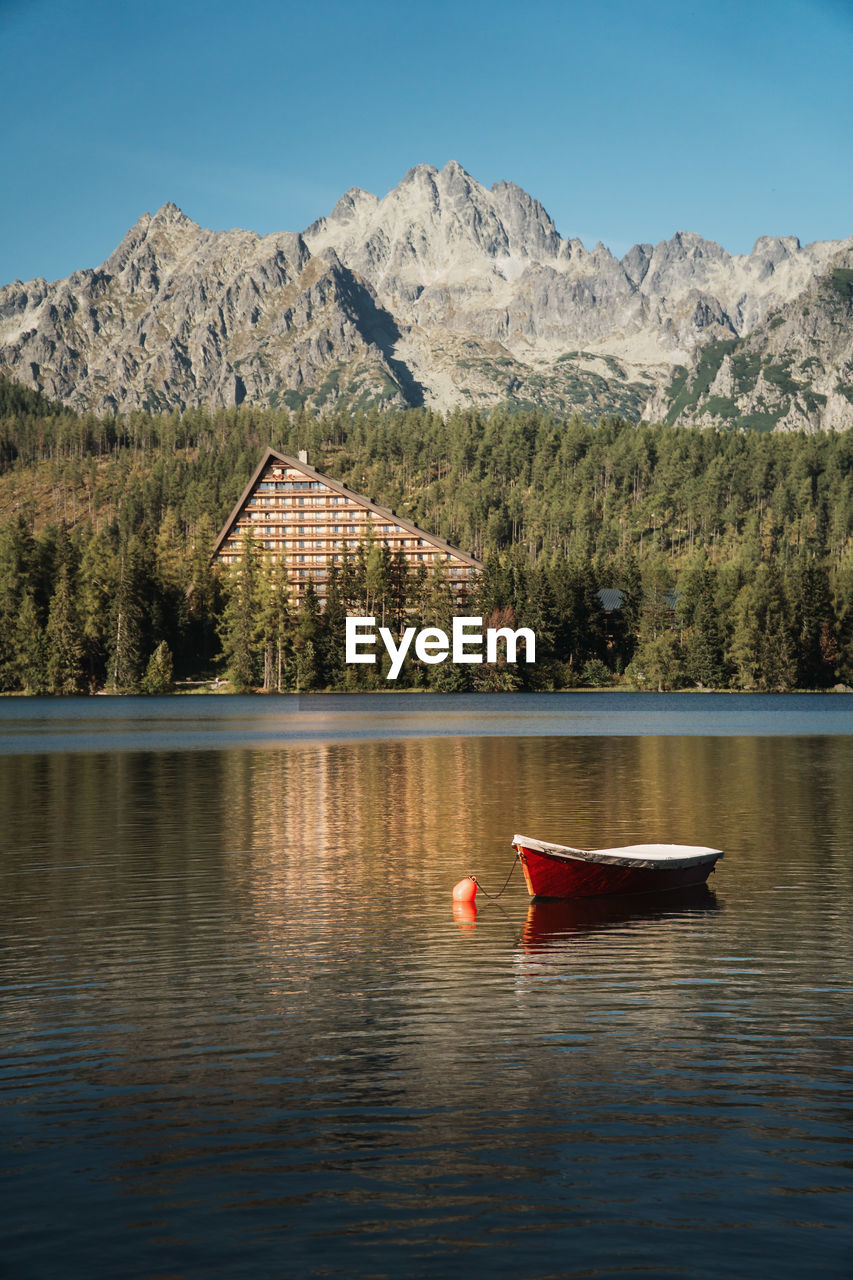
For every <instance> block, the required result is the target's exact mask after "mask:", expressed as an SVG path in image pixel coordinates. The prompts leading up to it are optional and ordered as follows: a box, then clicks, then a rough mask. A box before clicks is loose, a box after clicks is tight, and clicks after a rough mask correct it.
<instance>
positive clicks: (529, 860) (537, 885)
mask: <svg viewBox="0 0 853 1280" xmlns="http://www.w3.org/2000/svg"><path fill="white" fill-rule="evenodd" d="M512 844H513V848H514V849H515V851H516V853H517V854H518V857H519V860H520V862H521V867H522V870H523V871H524V878H525V880H526V881H527V888H528V890H529V891H530V896H531V898H593V897H598V896H599V895H601V894H608V893H659V892H660V891H661V890H663V889H685V888H687V887H688V886H689V885H694V884H704V883H705V881H706V880H707V879H708V876H709V875H710V873H711V872H712V871H713V869H714V864H715V863H716V862H717V860H718V859H719V858H722V856H723V852H722V850H721V849H708V848H705V847H704V846H700V845H692V844H629V845H626V846H625V848H623V849H571V848H569V846H568V845H564V844H545V843H543V841H541V840H534V839H533V838H532V836H513V838H512Z"/></svg>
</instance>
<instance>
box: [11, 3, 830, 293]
mask: <svg viewBox="0 0 853 1280" xmlns="http://www.w3.org/2000/svg"><path fill="white" fill-rule="evenodd" d="M851 55H853V0H774V2H773V3H765V0H740V2H739V3H733V2H732V0H712V3H708V2H707V0H706V3H705V4H703V5H702V6H701V7H700V6H698V5H694V4H692V3H690V0H685V2H684V3H674V2H673V3H670V2H668V0H665V2H661V3H657V2H656V0H647V2H646V3H637V2H636V0H632V2H631V3H628V2H624V3H623V2H621V0H619V2H609V0H599V2H598V3H590V2H589V0H587V3H584V4H579V3H575V2H574V0H563V2H562V3H557V2H555V0H542V2H540V3H537V2H536V0H530V2H529V3H528V4H526V5H522V4H521V3H515V2H510V0H491V2H490V3H481V2H480V0H455V2H452V3H451V2H446V0H431V3H428V4H427V3H424V2H423V0H409V2H408V3H407V2H406V0H394V2H391V0H349V2H347V3H344V2H339V0H313V3H312V2H310V0H304V3H300V4H294V3H290V2H289V0H279V3H274V2H272V0H240V3H239V4H237V3H230V4H225V3H220V0H207V2H206V3H196V2H195V0H189V2H184V0H171V2H167V0H146V3H144V4H139V5H124V4H117V3H116V2H115V0H107V2H104V0H74V2H73V3H72V2H69V0H62V2H60V0H0V75H1V76H2V84H3V90H4V98H5V103H6V111H5V113H4V115H5V122H4V128H3V134H2V143H0V151H2V154H3V164H2V173H3V176H4V182H3V184H2V186H3V196H2V199H0V283H9V282H11V281H12V280H15V279H21V280H28V279H31V278H33V277H35V276H44V277H45V278H47V279H56V278H58V277H61V276H65V275H68V274H69V273H70V272H71V271H73V270H76V269H78V268H82V267H93V266H97V265H99V264H100V263H101V262H103V260H104V259H105V258H106V257H107V256H108V255H109V254H110V253H111V252H112V250H113V249H114V248H115V246H116V245H117V244H118V243H119V241H120V240H121V238H122V236H123V235H124V234H125V232H126V231H127V230H128V228H129V227H131V226H132V225H133V223H134V222H136V220H137V219H138V218H139V217H140V216H141V215H142V214H143V213H145V212H151V213H153V212H155V211H156V210H157V209H158V208H159V207H160V206H161V205H163V204H165V203H166V201H168V200H173V201H174V202H175V203H176V204H177V205H179V206H180V208H181V209H183V211H184V212H185V213H186V214H187V215H188V216H189V217H191V218H193V219H194V220H195V221H196V222H198V223H200V224H201V225H203V226H206V227H213V228H217V229H225V228H230V227H247V228H250V229H252V230H254V231H257V232H260V233H262V234H266V233H269V232H273V231H284V230H287V231H301V230H303V229H304V228H305V227H306V226H308V225H309V224H310V223H311V222H313V221H314V219H315V218H317V217H319V216H320V215H321V214H324V213H327V212H328V211H329V210H330V209H331V207H332V206H333V205H334V203H335V201H336V200H337V198H338V196H340V195H341V194H342V192H344V191H346V190H347V188H349V187H351V186H359V187H363V188H365V189H366V190H369V191H373V192H375V193H376V194H377V195H379V196H382V195H384V194H385V192H386V191H388V190H390V188H391V187H393V186H395V185H396V184H397V183H398V182H399V181H400V180H401V178H402V177H403V176H404V174H405V173H406V171H407V170H408V169H409V168H411V167H412V166H413V165H416V164H420V163H428V164H434V165H436V166H438V167H439V168H440V167H442V166H443V165H444V164H446V163H447V161H449V160H457V161H458V162H459V163H460V164H461V165H462V166H463V168H465V169H466V170H467V171H468V172H469V173H470V174H471V175H472V176H473V177H474V178H476V179H477V180H478V181H479V182H482V183H484V184H485V185H487V186H491V185H492V183H494V182H496V181H499V180H501V179H507V180H509V181H512V182H516V183H517V184H518V185H519V186H521V187H524V188H525V190H527V191H529V192H530V194H531V195H533V196H535V197H536V198H537V199H538V200H540V201H541V203H542V204H543V205H544V206H545V208H546V209H547V211H548V212H549V214H550V215H551V217H552V218H553V219H554V221H555V223H556V226H557V229H558V231H559V232H560V234H561V235H563V236H579V237H580V238H581V239H582V240H583V241H584V243H585V244H586V245H587V247H592V246H593V245H594V244H595V243H596V242H597V241H598V240H601V241H603V242H604V243H605V244H606V245H608V246H609V248H610V249H611V250H612V251H613V252H614V253H616V254H617V255H619V256H621V255H622V254H623V253H625V252H626V251H627V249H628V248H629V247H630V246H631V245H632V244H634V243H635V242H651V243H655V242H657V241H658V240H662V239H666V238H668V237H669V236H671V235H672V234H673V233H674V232H676V231H679V230H682V231H684V230H689V231H697V232H699V233H700V234H701V235H703V236H706V237H707V238H709V239H712V240H716V241H718V242H719V243H720V244H722V245H724V246H725V248H727V249H729V250H730V251H731V252H733V253H744V252H748V251H749V249H750V248H751V246H752V244H753V243H754V241H755V239H756V238H757V237H758V236H759V235H764V234H769V235H797V236H799V237H800V239H801V240H802V241H803V242H804V243H805V242H807V241H810V240H824V239H840V238H843V237H845V236H848V235H851V234H853V163H851V161H853V57H851Z"/></svg>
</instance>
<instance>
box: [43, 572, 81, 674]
mask: <svg viewBox="0 0 853 1280" xmlns="http://www.w3.org/2000/svg"><path fill="white" fill-rule="evenodd" d="M82 687H83V641H82V636H81V633H80V626H79V623H78V621H77V613H76V609H75V606H74V595H73V589H72V584H71V577H70V575H69V572H68V569H67V568H65V567H63V568H62V570H61V571H60V574H59V582H58V583H57V586H56V591H55V592H54V594H53V598H52V600H51V602H50V613H49V615H48V620H47V689H48V692H49V693H58V694H69V693H79V692H80V691H81V689H82Z"/></svg>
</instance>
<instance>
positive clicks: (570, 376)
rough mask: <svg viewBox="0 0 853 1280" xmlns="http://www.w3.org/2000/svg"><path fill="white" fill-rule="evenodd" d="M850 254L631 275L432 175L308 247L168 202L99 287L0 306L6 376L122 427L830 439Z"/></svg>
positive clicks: (740, 260) (343, 212) (833, 249)
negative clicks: (424, 422)
mask: <svg viewBox="0 0 853 1280" xmlns="http://www.w3.org/2000/svg"><path fill="white" fill-rule="evenodd" d="M851 246H853V239H851V240H850V241H845V242H840V243H815V244H810V245H806V246H805V247H803V246H802V245H801V244H800V242H799V240H798V239H797V237H796V236H760V237H759V238H758V239H757V240H756V242H755V244H754V246H753V248H752V250H751V252H750V253H749V254H741V255H737V256H733V255H732V254H730V253H728V252H727V251H726V250H725V249H723V248H722V247H721V246H720V245H719V244H717V243H716V242H715V241H713V240H706V239H704V238H703V237H702V236H701V235H699V234H697V233H696V232H690V231H677V232H676V233H675V234H674V235H673V236H672V237H671V238H670V239H668V240H661V241H659V242H658V243H657V244H655V245H651V244H636V245H634V246H633V247H632V248H631V249H630V250H629V251H628V252H627V253H626V254H625V255H624V256H623V258H622V260H621V261H618V260H617V259H616V258H614V257H613V255H612V253H611V252H610V250H609V249H608V248H607V247H606V246H605V245H603V244H602V243H601V242H600V241H599V242H598V243H597V244H596V245H595V247H594V248H593V249H592V250H588V249H587V248H586V247H585V246H584V244H583V243H582V242H581V241H580V240H579V239H578V238H576V237H575V238H571V239H565V240H564V239H563V238H562V237H561V236H560V234H559V232H558V230H557V228H556V226H555V224H554V222H553V219H552V218H551V217H550V216H549V214H548V213H547V211H546V209H545V208H544V207H543V205H542V204H541V203H540V202H539V201H538V200H536V199H535V198H534V197H533V196H531V195H530V194H529V193H528V192H527V191H525V190H524V189H523V188H522V187H520V186H518V185H516V184H515V183H514V182H511V181H506V180H501V181H498V182H495V183H494V184H493V185H492V186H491V188H487V187H485V186H483V185H482V184H481V183H479V182H478V181H477V180H476V179H475V178H473V177H472V176H471V174H469V173H468V172H467V171H466V170H465V169H464V168H463V167H462V165H461V164H459V163H458V162H457V161H455V160H451V161H449V162H448V163H447V164H445V165H444V167H443V168H441V169H439V168H437V167H436V166H435V165H431V164H420V165H416V166H415V167H414V168H412V169H410V170H409V171H408V173H407V174H406V175H405V177H404V178H403V180H402V181H401V182H400V183H399V184H398V185H397V186H395V187H393V188H392V189H391V190H390V191H388V192H387V193H386V194H385V195H384V196H382V197H381V198H380V197H378V196H376V195H374V194H372V193H371V192H369V191H365V190H363V189H362V188H360V187H355V186H353V187H350V188H349V190H348V191H346V192H345V193H344V194H343V195H342V196H341V197H340V199H338V201H337V202H336V203H335V205H334V207H333V208H332V209H331V211H330V212H329V213H328V214H327V215H326V216H324V217H320V218H318V219H317V221H316V222H314V223H312V224H311V226H310V227H308V228H307V230H306V231H305V232H303V234H302V235H301V236H300V235H298V234H295V233H292V232H280V233H276V234H273V235H267V236H258V235H257V234H256V233H254V232H251V231H246V230H231V231H212V230H208V229H206V228H204V227H201V226H199V225H198V224H197V223H195V222H193V221H192V219H190V218H189V217H187V215H186V214H184V213H183V212H182V210H181V209H179V208H178V206H177V205H176V204H174V203H173V202H171V201H170V202H167V203H166V204H165V205H163V206H162V207H161V208H160V209H158V210H157V212H156V213H155V214H153V215H152V214H150V213H146V214H143V216H142V217H141V218H139V219H138V221H137V222H136V223H135V224H134V226H133V227H131V228H130V230H129V231H128V232H127V234H126V235H125V236H124V238H123V240H122V241H121V243H120V244H119V245H118V247H117V248H116V249H115V250H114V252H113V253H112V254H111V255H110V256H109V257H108V258H107V259H106V261H105V262H104V263H103V265H102V266H101V267H100V268H98V269H96V270H94V271H93V270H85V271H78V272H75V273H74V274H73V275H71V276H70V277H69V278H68V279H66V280H60V281H56V282H53V283H52V284H49V283H48V282H46V281H44V280H35V281H30V282H28V283H26V284H21V282H16V283H15V284H13V285H9V286H7V287H6V288H4V289H0V370H3V371H5V372H8V373H10V374H11V375H12V376H14V377H17V378H19V379H20V380H21V381H22V382H24V383H25V384H27V385H30V386H33V387H36V388H37V389H39V390H42V391H44V392H45V393H46V394H47V395H50V396H53V397H55V398H57V399H61V400H65V401H66V402H67V403H69V404H72V405H73V406H75V407H79V408H94V409H96V410H105V411H109V412H111V411H115V410H116V409H121V408H125V407H133V406H136V405H141V406H145V407H149V408H174V407H182V406H186V405H190V404H208V405H216V404H237V403H242V402H243V401H248V402H253V403H268V404H278V403H285V404H289V405H291V407H293V406H295V405H297V404H308V405H309V406H314V407H316V408H318V409H320V408H322V407H323V406H327V407H330V406H331V405H332V404H334V403H335V401H336V400H345V401H347V402H349V401H353V400H357V401H358V402H359V403H367V402H373V403H381V404H387V403H399V404H403V403H414V404H417V403H422V402H426V403H428V404H432V405H435V406H436V407H439V408H450V407H452V406H454V405H457V404H481V405H489V404H498V403H502V402H504V401H506V400H510V401H513V402H519V403H529V402H531V401H532V402H536V403H540V404H545V405H548V406H549V407H551V408H553V409H554V410H555V411H557V412H560V413H567V412H570V411H571V410H573V409H580V410H582V411H585V412H610V411H613V412H622V413H626V414H629V415H631V416H634V417H639V416H641V415H643V414H645V415H646V416H654V417H659V416H670V415H671V413H672V412H674V410H673V409H672V405H673V404H675V405H676V408H677V413H678V414H680V415H681V416H680V417H679V421H682V420H683V421H687V420H688V416H689V414H694V415H695V414H697V413H700V410H701V414H705V415H706V417H707V415H708V414H710V413H712V412H713V411H719V412H723V413H724V416H725V414H730V415H733V414H736V413H738V412H740V410H741V407H742V406H746V408H745V410H744V411H748V413H751V414H752V415H753V417H754V418H755V421H756V422H758V423H763V422H765V421H767V422H770V423H771V424H778V425H781V426H791V425H796V423H797V422H798V421H799V420H800V417H801V416H802V415H803V414H806V415H807V416H808V424H809V425H811V426H814V425H816V424H819V423H820V422H822V421H824V420H825V421H826V422H827V423H828V424H830V425H838V424H839V423H845V422H846V421H847V415H848V410H850V411H853V391H850V394H849V396H848V390H847V388H848V385H849V383H850V381H851V376H853V374H851V371H853V354H851V352H850V351H849V350H848V347H849V346H850V342H849V337H848V335H849V330H850V324H849V315H848V310H845V308H853V303H851V302H850V300H849V297H848V293H849V290H850V289H851V288H853V286H851V284H850V280H851V279H853V272H851V268H850V265H849V258H847V257H844V256H843V253H844V251H845V250H848V249H850V248H851ZM839 254H840V255H842V256H838V255H839ZM751 335H755V336H754V338H753V337H752V336H751ZM762 335H763V336H762ZM733 343H734V344H746V345H743V347H741V346H739V345H738V346H737V348H736V350H733V349H732V344H733ZM750 343H752V345H748V344H750ZM819 343H823V346H822V347H821V348H820V350H818V347H817V346H816V345H815V344H819ZM845 343H846V344H847V345H845ZM813 357H814V360H815V361H817V363H813V362H812V358H813ZM709 360H710V361H711V365H710V366H709V364H708V361H709ZM756 362H757V363H756ZM762 362H763V363H762ZM759 365H761V366H762V369H761V374H760V378H759V383H758V384H757V389H756V386H755V385H753V383H754V382H755V376H757V375H755V369H758V367H759ZM818 365H819V366H820V369H821V371H822V372H821V373H820V379H821V380H820V381H819V384H818V381H815V378H816V377H817V375H815V376H814V377H812V375H810V374H809V373H808V370H809V369H812V370H814V369H816V368H817V367H818ZM764 366H766V368H765V367H764ZM709 368H710V369H711V375H713V376H711V375H709V373H708V370H709ZM673 369H675V371H676V372H675V376H674V378H673V376H672V375H673ZM679 370H680V372H679ZM790 370H794V372H793V373H791V372H790ZM691 371H693V372H691ZM797 371H799V372H797ZM754 375H755V376H754ZM709 376H710V382H709V380H708V379H709ZM750 378H752V379H753V382H752V383H751V382H750ZM794 384H796V385H794ZM679 387H681V388H682V391H681V392H679V391H678V388H679ZM685 387H686V388H688V390H689V395H688V392H687V391H684V390H683V388H685ZM774 387H775V388H777V389H778V388H781V390H778V392H777V391H773V390H772V388H774ZM668 388H669V390H668ZM673 388H675V390H673ZM703 388H704V389H703ZM694 393H695V394H694ZM691 396H692V397H693V399H692V400H691V399H690V397H691ZM774 396H775V397H776V399H774ZM668 397H669V398H668ZM750 397H751V398H750ZM685 401H686V403H682V402H685ZM777 402H778V403H777ZM708 406H710V408H709V407H708ZM720 406H723V408H722V409H721V408H720ZM756 406H757V407H756ZM762 415H763V416H762ZM798 415H799V416H798ZM690 420H692V418H691V419H690ZM701 420H702V421H704V420H705V418H701Z"/></svg>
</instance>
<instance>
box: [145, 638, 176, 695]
mask: <svg viewBox="0 0 853 1280" xmlns="http://www.w3.org/2000/svg"><path fill="white" fill-rule="evenodd" d="M172 667H173V663H172V652H171V650H170V648H169V646H168V645H167V644H166V641H165V640H161V641H160V643H159V644H158V646H157V648H156V649H155V650H154V652H153V653H152V655H151V657H150V658H149V660H148V666H147V667H146V669H145V675H144V676H143V679H142V687H143V689H144V690H145V692H146V693H151V694H157V693H171V691H172Z"/></svg>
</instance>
